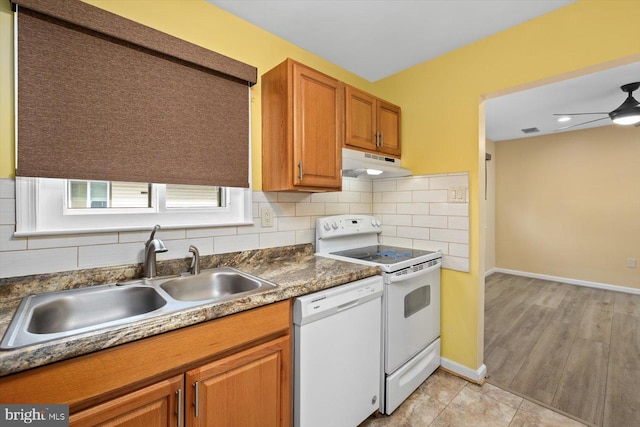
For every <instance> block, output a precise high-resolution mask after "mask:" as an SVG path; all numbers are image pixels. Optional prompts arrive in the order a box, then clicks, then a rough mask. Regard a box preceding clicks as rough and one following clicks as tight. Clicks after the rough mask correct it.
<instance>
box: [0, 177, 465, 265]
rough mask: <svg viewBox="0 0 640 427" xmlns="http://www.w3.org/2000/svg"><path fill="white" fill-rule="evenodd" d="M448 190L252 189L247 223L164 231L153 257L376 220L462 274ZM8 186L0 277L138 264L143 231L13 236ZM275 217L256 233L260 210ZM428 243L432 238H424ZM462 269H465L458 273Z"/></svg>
mask: <svg viewBox="0 0 640 427" xmlns="http://www.w3.org/2000/svg"><path fill="white" fill-rule="evenodd" d="M448 186H465V187H468V174H465V173H463V174H449V175H446V174H445V175H423V176H414V177H406V178H397V179H388V180H380V181H376V180H374V181H371V180H364V179H357V178H343V191H342V192H330V193H289V192H261V191H255V192H253V203H252V209H253V212H252V213H253V219H254V225H248V226H228V227H205V228H193V229H175V230H173V229H163V230H160V231H159V232H158V234H157V236H158V237H159V238H160V239H162V240H163V241H164V242H165V244H166V245H167V247H168V248H169V251H168V252H166V253H162V254H158V259H174V258H182V257H185V258H186V257H188V256H189V254H188V248H189V245H195V246H196V247H198V249H199V251H200V253H201V254H203V255H208V254H213V253H226V252H235V251H241V250H250V249H257V248H267V247H272V246H283V245H291V244H301V243H314V241H315V221H316V219H317V218H318V217H321V216H325V215H340V214H367V215H371V214H373V215H375V216H376V217H377V218H379V219H380V220H381V221H382V223H383V227H382V230H383V231H382V237H381V240H382V241H383V242H384V243H386V244H392V245H396V246H404V247H409V248H411V247H413V248H417V249H425V250H434V249H440V250H441V251H442V252H443V254H446V255H447V256H448V260H447V263H446V268H454V269H463V271H468V265H469V260H468V256H469V255H468V253H469V245H468V229H469V218H468V215H469V214H468V209H469V206H468V203H463V204H454V203H452V204H449V203H446V196H447V191H446V188H448ZM14 188H15V183H14V180H13V179H0V251H2V254H1V255H0V277H12V276H20V275H28V274H38V273H46V272H55V271H66V270H74V269H79V268H92V267H101V266H109V265H122V264H134V263H140V262H142V257H143V249H144V242H145V241H146V240H147V239H148V238H149V233H150V231H151V229H149V230H147V231H135V232H120V233H104V234H98V233H96V234H87V235H73V236H56V237H50V236H49V237H30V238H22V239H14V238H13V230H14V228H15V189H14ZM264 206H269V207H270V208H271V209H273V212H274V225H273V227H265V228H262V226H261V221H260V208H261V207H264ZM430 239H434V240H430ZM464 269H467V270H464Z"/></svg>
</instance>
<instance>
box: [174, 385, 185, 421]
mask: <svg viewBox="0 0 640 427" xmlns="http://www.w3.org/2000/svg"><path fill="white" fill-rule="evenodd" d="M176 394H177V395H178V397H177V399H178V408H177V409H176V414H177V415H178V427H181V426H182V418H183V417H184V415H183V414H182V410H183V409H182V388H179V389H178V391H176Z"/></svg>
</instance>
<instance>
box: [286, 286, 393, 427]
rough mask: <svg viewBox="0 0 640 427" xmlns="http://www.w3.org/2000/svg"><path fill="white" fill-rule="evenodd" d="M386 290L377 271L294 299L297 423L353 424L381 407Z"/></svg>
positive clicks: (321, 426)
mask: <svg viewBox="0 0 640 427" xmlns="http://www.w3.org/2000/svg"><path fill="white" fill-rule="evenodd" d="M382 290H383V284H382V277H381V276H374V277H369V278H366V279H362V280H358V281H356V282H352V283H349V284H346V285H342V286H337V287H335V288H331V289H327V290H324V291H320V292H316V293H314V294H309V295H305V296H302V297H299V298H296V299H295V301H294V305H293V310H294V311H293V323H294V377H293V384H294V411H293V414H294V415H293V417H294V426H295V427H315V426H317V427H355V426H357V425H358V424H360V423H361V422H362V421H364V420H365V419H366V418H367V417H368V416H369V415H371V414H372V413H374V412H375V411H377V410H378V408H379V405H380V402H379V399H380V382H381V379H380V375H381V374H380V373H381V352H382Z"/></svg>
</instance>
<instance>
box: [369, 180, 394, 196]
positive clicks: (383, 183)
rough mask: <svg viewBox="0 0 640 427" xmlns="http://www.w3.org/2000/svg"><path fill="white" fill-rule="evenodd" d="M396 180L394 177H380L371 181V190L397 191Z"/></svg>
mask: <svg viewBox="0 0 640 427" xmlns="http://www.w3.org/2000/svg"><path fill="white" fill-rule="evenodd" d="M397 190H398V187H397V180H396V179H382V180H379V181H373V192H374V193H378V192H380V193H382V192H385V191H397Z"/></svg>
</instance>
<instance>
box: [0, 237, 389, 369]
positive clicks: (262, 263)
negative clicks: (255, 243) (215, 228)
mask: <svg viewBox="0 0 640 427" xmlns="http://www.w3.org/2000/svg"><path fill="white" fill-rule="evenodd" d="M222 266H229V267H234V268H237V269H238V270H241V271H244V272H246V273H248V274H251V275H253V276H256V277H259V278H261V279H264V280H268V281H270V282H272V283H275V284H277V285H278V286H277V287H276V288H273V289H267V290H265V291H263V292H259V293H256V294H252V295H249V296H245V297H239V298H237V299H233V300H230V301H224V302H211V303H208V304H204V305H201V306H198V307H192V308H188V309H185V310H183V311H179V312H177V313H169V314H166V315H161V316H158V317H154V318H151V319H148V320H142V321H138V322H135V323H130V324H127V325H123V326H118V327H113V328H110V329H104V330H96V331H92V332H87V333H84V334H81V335H75V336H71V337H67V338H63V339H58V340H54V341H49V342H44V343H41V344H36V345H32V346H28V347H23V348H18V349H15V350H0V376H4V375H9V374H12V373H17V372H20V371H23V370H26V369H30V368H35V367H37V366H42V365H46V364H49V363H53V362H57V361H60V360H64V359H68V358H71V357H75V356H80V355H82V354H87V353H91V352H94V351H98V350H103V349H106V348H109V347H113V346H115V345H118V344H124V343H127V342H130V341H134V340H138V339H141V338H145V337H149V336H152V335H157V334H160V333H163V332H168V331H171V330H174V329H178V328H182V327H185V326H190V325H195V324H197V323H201V322H205V321H208V320H212V319H216V318H218V317H223V316H226V315H229V314H233V313H238V312H241V311H245V310H248V309H251V308H255V307H260V306H262V305H266V304H270V303H274V302H277V301H282V300H286V299H289V298H293V297H296V296H300V295H304V294H308V293H311V292H316V291H319V290H322V289H327V288H331V287H333V286H338V285H342V284H345V283H349V282H353V281H355V280H358V279H363V278H365V277H370V276H373V275H376V274H378V273H379V269H378V267H370V266H364V265H359V264H354V263H349V262H341V261H336V260H332V259H328V258H323V257H317V256H314V255H313V249H312V247H311V245H298V246H290V247H283V248H274V249H266V250H254V251H245V252H237V253H232V254H221V255H211V256H207V257H201V268H202V269H208V268H215V267H222ZM187 268H188V260H170V261H166V262H164V263H159V265H158V273H159V275H160V276H162V275H170V274H178V273H180V272H184V271H186V270H187ZM141 276H142V272H141V270H140V266H139V265H132V266H123V267H118V268H103V269H92V270H84V271H76V272H65V273H60V274H56V273H51V274H46V275H39V276H29V277H28V278H12V279H3V280H0V336H3V335H4V333H5V331H6V329H7V327H8V325H9V323H10V322H11V319H12V317H13V315H14V313H15V311H16V309H17V308H18V305H19V304H20V301H21V299H22V297H24V296H26V295H29V294H33V293H39V292H51V291H55V290H62V289H71V288H78V287H84V286H90V285H91V284H94V285H96V284H104V283H115V282H117V281H123V280H131V279H134V278H138V277H141Z"/></svg>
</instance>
